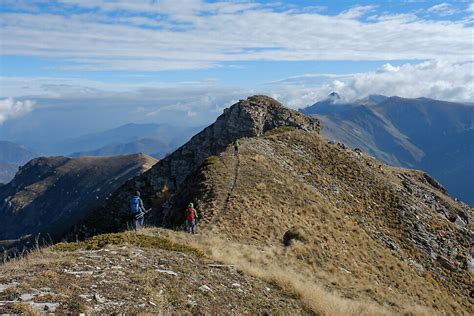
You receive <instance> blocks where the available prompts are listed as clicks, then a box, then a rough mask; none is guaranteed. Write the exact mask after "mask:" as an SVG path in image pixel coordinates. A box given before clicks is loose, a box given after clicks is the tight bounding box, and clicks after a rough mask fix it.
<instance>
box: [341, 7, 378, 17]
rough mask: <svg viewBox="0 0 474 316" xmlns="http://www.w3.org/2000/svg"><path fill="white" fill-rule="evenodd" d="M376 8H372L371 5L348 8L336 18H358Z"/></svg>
mask: <svg viewBox="0 0 474 316" xmlns="http://www.w3.org/2000/svg"><path fill="white" fill-rule="evenodd" d="M376 7H377V6H373V5H364V6H355V7H352V8H350V9H349V10H347V11H344V12H342V13H341V14H339V15H338V17H340V18H344V19H354V18H358V17H361V16H363V15H365V14H367V13H369V12H371V11H373V10H374V9H375V8H376Z"/></svg>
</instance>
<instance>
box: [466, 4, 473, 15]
mask: <svg viewBox="0 0 474 316" xmlns="http://www.w3.org/2000/svg"><path fill="white" fill-rule="evenodd" d="M466 12H469V13H474V3H471V4H469V6H468V7H467V9H466Z"/></svg>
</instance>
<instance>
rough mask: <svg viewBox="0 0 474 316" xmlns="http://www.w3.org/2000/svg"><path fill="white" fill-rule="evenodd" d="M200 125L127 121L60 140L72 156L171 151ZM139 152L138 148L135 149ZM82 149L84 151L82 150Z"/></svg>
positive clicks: (63, 150) (66, 151) (64, 148)
mask: <svg viewBox="0 0 474 316" xmlns="http://www.w3.org/2000/svg"><path fill="white" fill-rule="evenodd" d="M200 129H201V128H200V127H199V128H178V127H175V126H171V125H162V124H135V123H131V124H126V125H122V126H119V127H117V128H113V129H109V130H105V131H102V132H99V133H94V134H87V135H84V136H81V137H78V138H73V139H67V140H65V141H63V142H61V143H60V144H59V147H60V148H61V151H62V153H63V154H69V155H71V153H73V154H72V156H77V155H81V156H83V155H84V154H87V155H97V156H100V155H114V154H123V153H134V152H137V151H134V148H136V150H145V153H147V154H154V153H158V154H159V153H167V152H168V151H173V150H174V149H176V148H178V147H179V146H180V145H181V144H183V143H184V142H185V141H186V140H188V139H189V138H190V137H191V136H192V135H193V134H194V133H196V131H198V130H200ZM138 152H140V151H138ZM83 153H84V154H83Z"/></svg>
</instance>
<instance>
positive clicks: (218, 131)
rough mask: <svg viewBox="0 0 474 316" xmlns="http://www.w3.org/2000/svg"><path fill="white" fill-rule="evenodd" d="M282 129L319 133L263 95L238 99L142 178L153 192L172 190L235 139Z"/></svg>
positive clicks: (313, 123)
mask: <svg viewBox="0 0 474 316" xmlns="http://www.w3.org/2000/svg"><path fill="white" fill-rule="evenodd" d="M282 126H292V127H295V128H299V129H304V130H308V131H316V132H319V130H320V126H319V121H318V120H316V119H314V118H310V117H307V116H304V115H301V114H299V113H298V112H296V111H292V110H290V109H288V108H285V107H284V106H283V105H282V104H281V103H279V102H278V101H276V100H274V99H272V98H269V97H266V96H252V97H249V98H248V99H247V100H240V101H239V102H238V103H236V104H234V105H232V106H231V107H230V108H228V109H226V110H224V113H223V114H222V115H221V116H219V117H218V118H217V120H216V122H215V123H214V124H212V125H210V126H209V127H207V128H205V129H204V130H203V131H202V132H200V133H199V134H197V135H196V136H194V137H193V138H192V139H191V140H190V141H189V142H188V143H186V144H185V145H183V146H182V147H181V148H179V149H178V150H176V151H175V152H174V153H173V154H171V155H170V156H169V157H167V158H166V159H163V160H162V161H160V163H159V164H157V165H156V166H155V167H154V168H153V169H152V170H150V172H149V173H147V174H146V175H145V176H144V178H145V181H146V182H147V185H151V186H152V187H153V189H154V190H155V191H157V190H160V189H162V188H163V187H164V186H167V187H168V188H169V189H170V190H175V189H176V187H177V186H179V185H180V184H181V183H182V182H183V180H184V179H185V178H186V177H187V176H188V175H190V174H191V173H192V172H193V171H195V170H196V169H197V168H198V167H199V166H200V165H201V163H202V162H203V161H204V159H206V158H207V157H209V156H211V155H216V154H218V153H220V152H221V151H222V150H223V149H224V148H225V147H226V146H227V145H229V144H230V143H232V142H233V141H234V140H235V139H237V138H242V137H256V136H261V135H263V134H264V133H265V132H267V131H269V130H272V129H275V128H277V127H282Z"/></svg>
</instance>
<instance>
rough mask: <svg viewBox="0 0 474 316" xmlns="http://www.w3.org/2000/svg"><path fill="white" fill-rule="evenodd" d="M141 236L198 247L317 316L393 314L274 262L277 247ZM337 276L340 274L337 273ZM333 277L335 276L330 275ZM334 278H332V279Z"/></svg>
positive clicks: (421, 311) (424, 311) (417, 309)
mask: <svg viewBox="0 0 474 316" xmlns="http://www.w3.org/2000/svg"><path fill="white" fill-rule="evenodd" d="M143 233H144V234H150V235H154V234H160V235H162V234H164V235H166V236H167V238H171V239H173V240H175V242H181V243H184V242H186V243H189V244H192V245H193V246H194V247H198V248H200V249H201V250H202V251H204V252H205V253H206V255H207V256H209V257H210V258H212V259H214V260H216V261H219V262H221V263H225V264H229V265H235V266H236V267H237V268H238V270H240V271H242V272H244V273H246V274H250V275H252V276H255V277H258V278H261V279H263V280H266V281H268V282H271V283H274V284H276V285H278V286H279V287H280V288H282V289H284V290H285V291H287V292H289V293H292V294H293V295H294V296H295V297H298V299H300V300H301V301H302V302H303V304H305V305H306V306H307V307H308V308H310V309H311V310H312V311H313V312H314V313H315V314H318V315H336V316H338V315H341V316H342V315H374V316H375V315H395V314H397V313H396V312H394V311H393V310H392V309H391V308H390V307H389V306H382V305H380V304H377V303H375V302H373V301H372V302H371V301H365V300H352V299H348V298H344V297H341V296H340V295H339V294H338V293H337V291H331V290H330V289H328V288H326V287H325V286H323V285H322V284H323V283H324V282H321V281H318V277H319V278H320V277H328V274H327V273H319V276H318V277H315V274H313V273H311V272H310V271H307V270H305V269H301V266H300V265H298V264H297V262H293V263H294V264H293V265H288V264H286V263H287V261H285V260H278V259H280V258H283V257H284V256H285V254H284V252H283V251H282V250H281V249H279V248H277V247H266V248H261V247H255V246H251V245H242V244H239V243H233V242H230V241H228V240H225V239H220V238H219V237H217V236H211V235H208V234H203V235H198V236H194V237H192V236H189V235H186V234H184V233H175V232H170V231H166V230H159V229H158V230H157V229H150V230H147V231H143ZM338 272H339V273H341V272H340V271H338ZM332 276H333V277H335V275H332ZM334 279H336V278H334ZM403 310H404V311H406V312H407V313H408V312H409V313H410V314H411V315H421V316H423V315H433V311H432V310H430V309H428V308H426V307H422V306H419V305H416V304H410V303H407V304H406V305H405V306H403Z"/></svg>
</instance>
